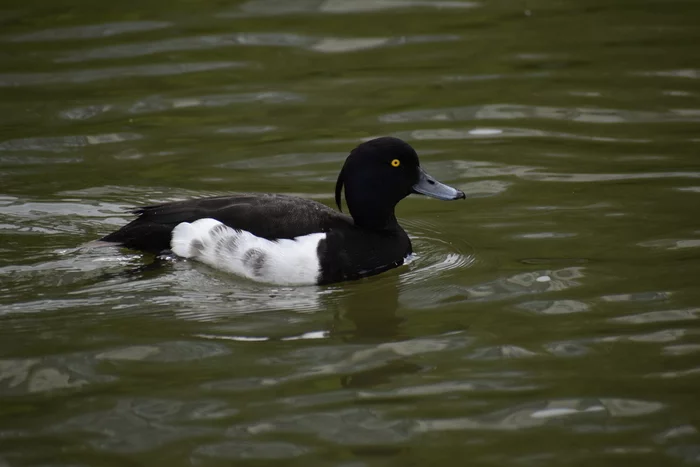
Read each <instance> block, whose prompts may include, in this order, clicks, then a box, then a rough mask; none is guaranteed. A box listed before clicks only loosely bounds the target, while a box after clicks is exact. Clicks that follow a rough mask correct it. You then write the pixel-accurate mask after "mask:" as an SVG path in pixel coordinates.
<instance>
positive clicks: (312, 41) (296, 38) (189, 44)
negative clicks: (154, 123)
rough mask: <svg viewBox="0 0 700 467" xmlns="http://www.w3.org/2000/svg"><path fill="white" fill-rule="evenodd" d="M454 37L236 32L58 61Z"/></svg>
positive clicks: (357, 46) (336, 47) (342, 48)
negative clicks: (255, 47) (222, 48)
mask: <svg viewBox="0 0 700 467" xmlns="http://www.w3.org/2000/svg"><path fill="white" fill-rule="evenodd" d="M458 39H459V36H454V35H431V36H401V37H320V38H319V37H312V36H301V35H297V34H281V33H236V34H221V35H215V36H194V37H179V38H176V39H165V40H161V41H149V42H143V43H133V44H125V45H114V46H109V47H100V48H96V49H90V50H79V51H75V52H70V53H67V54H64V55H63V56H62V57H61V58H58V59H56V60H55V61H56V62H57V63H62V62H68V63H70V62H83V61H88V60H109V59H119V58H133V57H142V56H147V55H153V54H158V53H164V52H180V51H190V50H207V49H213V48H220V47H232V46H237V47H243V46H244V47H253V46H257V47H297V48H302V49H305V50H310V51H314V52H321V53H344V52H356V51H359V50H368V49H374V48H378V47H391V46H399V45H407V44H424V43H431V42H445V41H454V40H458Z"/></svg>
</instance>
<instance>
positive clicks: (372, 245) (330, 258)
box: [318, 224, 413, 284]
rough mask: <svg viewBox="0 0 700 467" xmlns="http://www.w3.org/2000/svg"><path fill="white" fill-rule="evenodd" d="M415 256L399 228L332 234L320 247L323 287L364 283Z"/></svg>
mask: <svg viewBox="0 0 700 467" xmlns="http://www.w3.org/2000/svg"><path fill="white" fill-rule="evenodd" d="M412 252H413V250H412V247H411V240H410V239H409V238H408V235H406V232H405V231H404V230H403V229H402V228H401V226H399V225H398V224H395V225H394V226H393V227H392V228H390V229H386V230H381V231H374V230H368V229H361V228H359V227H355V226H350V227H346V228H342V229H335V230H333V231H330V232H329V233H328V235H327V236H326V238H325V239H324V240H322V241H321V242H320V243H319V246H318V255H319V261H320V264H321V275H320V277H319V284H330V283H333V282H341V281H347V280H355V279H360V278H362V277H369V276H373V275H375V274H379V273H382V272H384V271H388V270H389V269H393V268H395V267H397V266H401V265H402V264H403V263H404V259H405V258H406V256H408V255H409V254H411V253H412Z"/></svg>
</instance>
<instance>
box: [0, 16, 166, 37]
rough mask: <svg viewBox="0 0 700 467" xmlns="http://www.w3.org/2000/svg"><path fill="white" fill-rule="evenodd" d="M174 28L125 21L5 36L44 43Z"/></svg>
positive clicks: (157, 24) (158, 22) (144, 22)
mask: <svg viewBox="0 0 700 467" xmlns="http://www.w3.org/2000/svg"><path fill="white" fill-rule="evenodd" d="M170 26H172V23H169V22H166V21H124V22H120V23H103V24H92V25H87V26H73V27H67V28H55V29H44V30H39V31H34V32H30V33H25V34H17V35H14V36H5V37H4V38H3V39H4V40H9V41H12V42H43V41H56V40H74V39H99V38H102V37H112V36H116V35H119V34H128V33H133V32H143V31H153V30H157V29H163V28H167V27H170Z"/></svg>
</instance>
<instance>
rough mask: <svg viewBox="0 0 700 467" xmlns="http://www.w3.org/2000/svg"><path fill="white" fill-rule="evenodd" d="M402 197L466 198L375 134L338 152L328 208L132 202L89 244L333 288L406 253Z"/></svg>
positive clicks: (402, 146)
mask: <svg viewBox="0 0 700 467" xmlns="http://www.w3.org/2000/svg"><path fill="white" fill-rule="evenodd" d="M343 190H344V192H345V202H346V204H347V208H348V211H349V214H345V213H343V206H342V200H341V198H342V192H343ZM411 194H420V195H425V196H429V197H432V198H436V199H439V200H444V201H450V200H459V199H465V198H466V196H465V194H464V192H462V191H460V190H458V189H456V188H454V187H451V186H449V185H446V184H444V183H441V182H439V181H437V180H436V179H435V178H433V177H432V176H430V175H429V174H428V173H427V172H426V171H425V170H424V169H423V168H422V167H421V165H420V161H419V159H418V154H417V153H416V151H415V150H414V149H413V147H411V145H410V144H408V143H406V142H405V141H403V140H401V139H399V138H394V137H388V136H386V137H379V138H375V139H371V140H369V141H365V142H363V143H361V144H359V145H358V146H357V147H355V148H354V149H353V150H352V151H351V152H350V154H349V155H348V156H347V158H346V160H345V163H344V164H343V166H342V168H341V170H340V173H339V175H338V179H337V182H336V185H335V202H336V204H337V206H338V210H337V211H336V210H334V209H332V208H330V207H328V206H326V205H324V204H322V203H319V202H317V201H314V200H311V199H306V198H301V197H297V196H290V195H285V194H269V193H263V194H261V193H246V194H233V195H226V196H216V197H204V198H195V199H188V200H184V201H175V202H169V203H164V204H157V205H152V206H145V207H140V208H138V209H136V210H134V211H132V212H133V214H136V215H137V217H136V218H135V219H134V220H132V221H131V222H129V223H128V224H126V225H124V226H123V227H121V228H120V229H119V230H116V231H115V232H112V233H110V234H108V235H106V236H104V237H102V238H101V239H100V240H98V241H96V242H93V243H94V244H95V245H99V246H120V247H125V248H128V249H132V250H138V251H142V252H146V253H152V254H156V255H162V254H164V253H167V254H170V253H174V255H176V256H177V257H180V258H185V259H189V260H194V261H198V262H201V263H204V264H207V265H209V266H211V267H213V268H216V269H219V270H222V271H225V272H229V273H234V274H237V275H239V276H243V277H246V278H248V279H251V280H253V281H257V282H265V283H270V284H277V285H287V286H296V285H312V284H313V285H324V284H332V283H338V282H343V281H349V280H357V279H361V278H365V277H369V276H373V275H376V274H380V273H382V272H385V271H388V270H390V269H393V268H396V267H399V266H401V265H403V264H404V262H405V261H406V259H407V258H408V257H410V256H411V255H412V254H413V248H412V245H411V240H410V239H409V236H408V234H407V233H406V231H405V230H404V229H403V228H402V227H401V226H400V225H399V222H398V220H397V219H396V215H395V212H394V211H395V207H396V205H397V204H398V203H399V202H400V201H401V200H403V199H404V198H406V197H407V196H409V195H411Z"/></svg>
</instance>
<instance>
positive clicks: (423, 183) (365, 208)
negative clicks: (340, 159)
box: [335, 137, 465, 229]
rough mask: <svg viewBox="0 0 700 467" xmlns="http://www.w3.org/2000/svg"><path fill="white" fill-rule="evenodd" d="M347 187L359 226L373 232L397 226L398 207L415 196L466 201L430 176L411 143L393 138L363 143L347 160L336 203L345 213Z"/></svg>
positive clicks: (449, 187)
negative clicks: (343, 191)
mask: <svg viewBox="0 0 700 467" xmlns="http://www.w3.org/2000/svg"><path fill="white" fill-rule="evenodd" d="M343 185H344V186H345V200H346V202H347V204H348V209H349V210H350V215H352V217H353V219H354V220H355V224H356V225H359V226H361V227H366V228H372V229H383V228H386V227H388V226H391V225H393V224H395V223H396V218H395V217H394V207H395V206H396V204H397V203H398V202H399V201H401V200H402V199H404V198H405V197H406V196H408V195H410V194H411V193H420V194H423V195H426V196H431V197H433V198H437V199H442V200H454V199H464V198H465V196H464V193H463V192H461V191H459V190H457V189H455V188H452V187H451V186H447V185H445V184H442V183H440V182H438V181H437V180H435V179H434V178H433V177H431V176H430V175H428V174H427V173H426V172H425V171H424V170H423V169H422V168H421V166H420V162H419V160H418V154H416V151H415V150H414V149H413V148H412V147H411V146H410V145H409V144H408V143H406V142H404V141H402V140H400V139H398V138H391V137H383V138H377V139H373V140H371V141H367V142H365V143H362V144H360V145H359V146H357V147H356V148H355V149H353V150H352V152H351V153H350V155H349V156H348V158H347V159H346V160H345V165H343V168H342V170H341V171H340V175H339V176H338V182H337V183H336V185H335V202H336V203H337V204H338V209H340V210H341V211H342V206H341V201H340V195H341V191H342V189H343Z"/></svg>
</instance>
